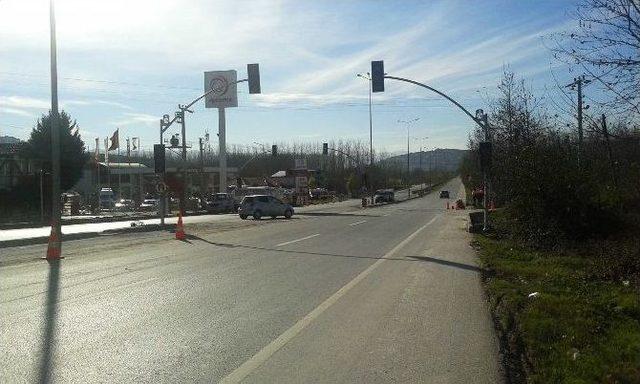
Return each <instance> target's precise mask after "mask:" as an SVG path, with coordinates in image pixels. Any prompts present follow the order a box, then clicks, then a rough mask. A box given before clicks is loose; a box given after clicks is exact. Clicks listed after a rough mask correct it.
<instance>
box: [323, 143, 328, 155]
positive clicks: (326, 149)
mask: <svg viewBox="0 0 640 384" xmlns="http://www.w3.org/2000/svg"><path fill="white" fill-rule="evenodd" d="M322 154H323V155H328V154H329V143H322Z"/></svg>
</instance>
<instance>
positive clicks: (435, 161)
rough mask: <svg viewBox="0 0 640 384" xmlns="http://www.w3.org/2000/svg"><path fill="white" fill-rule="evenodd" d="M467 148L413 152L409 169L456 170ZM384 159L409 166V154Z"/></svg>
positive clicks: (410, 155)
mask: <svg viewBox="0 0 640 384" xmlns="http://www.w3.org/2000/svg"><path fill="white" fill-rule="evenodd" d="M467 152H468V151H467V150H465V149H436V150H433V151H424V152H422V153H420V152H412V153H410V154H409V169H411V170H414V169H420V168H421V167H422V169H424V170H429V169H433V170H441V171H451V172H455V171H457V170H458V167H459V166H460V163H461V162H462V159H463V158H464V156H465V155H466V154H467ZM384 161H387V162H392V163H396V164H398V165H400V166H402V167H404V168H406V166H407V155H398V156H393V157H390V158H388V159H385V160H384Z"/></svg>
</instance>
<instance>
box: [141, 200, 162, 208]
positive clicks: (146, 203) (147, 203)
mask: <svg viewBox="0 0 640 384" xmlns="http://www.w3.org/2000/svg"><path fill="white" fill-rule="evenodd" d="M158 203H159V200H158V199H144V200H143V201H142V204H140V207H138V209H140V210H141V211H155V210H156V208H157V206H158Z"/></svg>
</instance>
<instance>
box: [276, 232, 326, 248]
mask: <svg viewBox="0 0 640 384" xmlns="http://www.w3.org/2000/svg"><path fill="white" fill-rule="evenodd" d="M316 236H320V234H319V233H316V234H315V235H311V236H306V237H303V238H301V239H295V240H291V241H286V242H284V243H280V244H278V245H276V247H282V246H283V245H287V244H293V243H297V242H298V241H302V240H307V239H310V238H312V237H316Z"/></svg>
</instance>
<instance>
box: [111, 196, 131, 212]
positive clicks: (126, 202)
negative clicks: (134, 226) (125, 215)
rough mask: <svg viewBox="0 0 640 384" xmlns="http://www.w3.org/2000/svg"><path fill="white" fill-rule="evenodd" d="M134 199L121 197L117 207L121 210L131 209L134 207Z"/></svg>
mask: <svg viewBox="0 0 640 384" xmlns="http://www.w3.org/2000/svg"><path fill="white" fill-rule="evenodd" d="M133 205H134V203H133V200H131V199H120V200H118V201H117V202H116V204H115V208H116V209H117V210H119V211H129V210H132V209H133Z"/></svg>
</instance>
